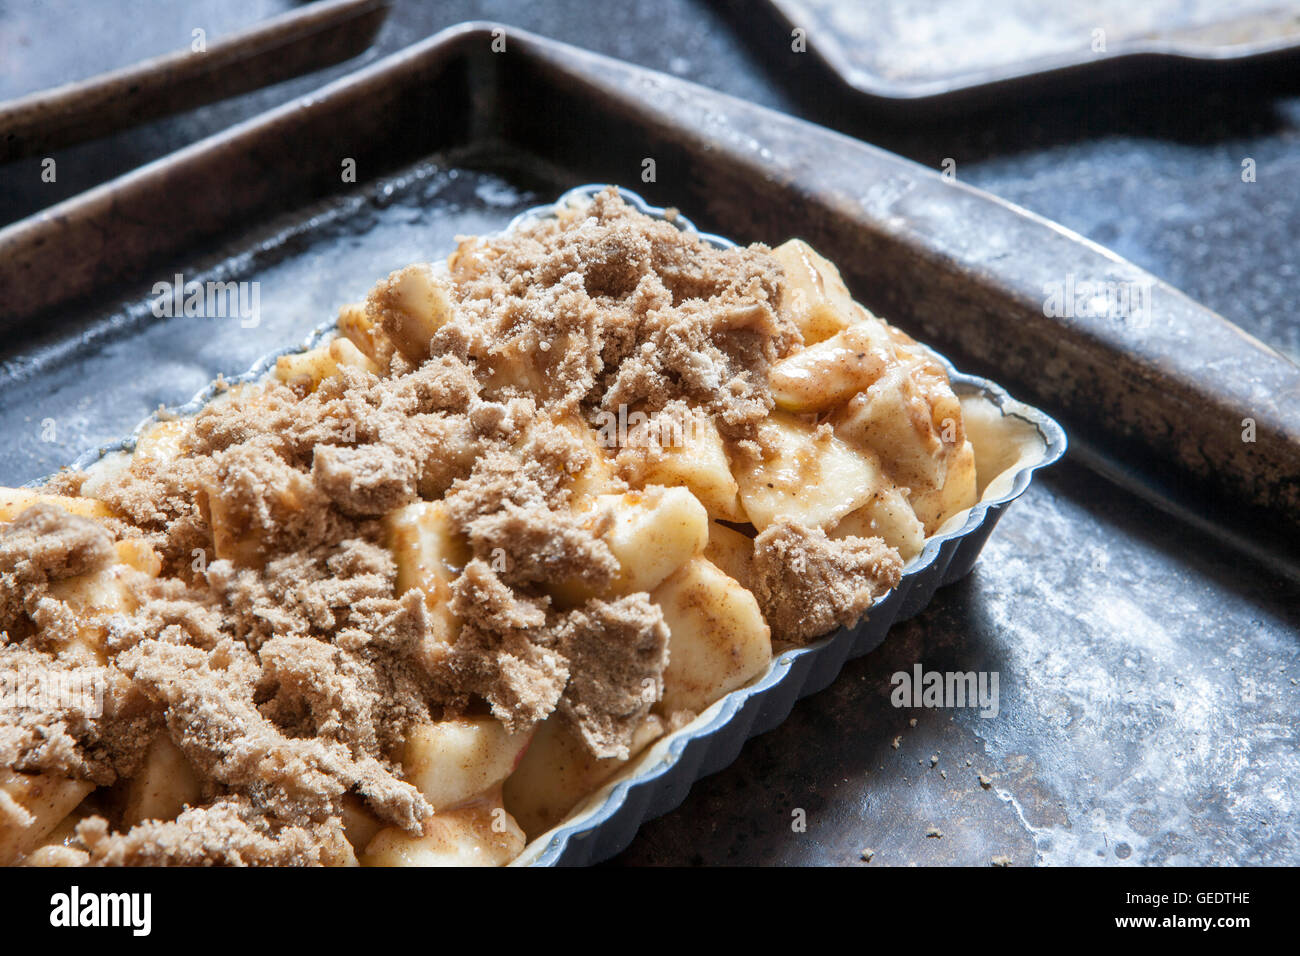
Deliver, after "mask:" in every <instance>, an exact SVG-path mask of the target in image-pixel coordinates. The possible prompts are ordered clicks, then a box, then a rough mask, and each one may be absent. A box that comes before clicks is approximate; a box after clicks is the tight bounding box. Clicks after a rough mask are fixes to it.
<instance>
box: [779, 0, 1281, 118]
mask: <svg viewBox="0 0 1300 956" xmlns="http://www.w3.org/2000/svg"><path fill="white" fill-rule="evenodd" d="M768 2H770V3H771V4H772V6H773V7H774V8H775V9H776V11H777V12H778V14H779V16H780V17H781V19H782V20H783V21H784V22H785V24H786V25H787V26H788V27H789V28H790V29H791V30H797V29H801V30H803V31H804V36H805V39H806V44H807V50H808V51H809V52H811V53H813V54H814V55H815V56H817V57H819V58H820V59H821V60H822V61H823V62H825V63H826V64H827V66H829V67H830V68H831V70H833V71H834V72H835V74H836V75H838V76H839V78H840V79H841V80H842V81H843V82H844V83H845V84H847V85H848V86H850V87H852V88H853V89H855V90H857V91H859V92H861V93H864V94H866V95H868V96H871V97H875V98H879V99H882V100H903V101H907V102H910V103H912V104H913V105H920V104H921V103H924V102H927V101H928V102H939V101H942V100H943V99H945V98H953V97H954V96H956V95H957V94H962V97H961V98H962V99H963V101H965V100H969V99H970V98H971V97H972V96H981V97H985V98H989V97H992V96H1001V95H1004V94H1005V93H1006V92H1007V91H1008V90H1009V89H1015V88H1016V87H1023V86H1024V85H1025V84H1027V83H1029V82H1030V81H1037V82H1038V83H1039V84H1040V85H1042V84H1043V83H1045V82H1052V81H1054V82H1056V83H1057V84H1060V83H1062V82H1065V81H1072V82H1084V81H1087V80H1096V79H1098V78H1102V77H1104V76H1106V75H1110V76H1112V77H1113V76H1117V75H1126V74H1124V73H1122V72H1121V71H1125V70H1127V71H1128V72H1129V73H1132V74H1136V73H1138V72H1140V71H1141V70H1142V69H1148V70H1149V69H1151V68H1152V67H1154V66H1158V65H1162V64H1169V63H1175V62H1180V63H1182V64H1183V65H1189V64H1191V65H1199V66H1201V67H1202V68H1216V67H1217V68H1222V67H1223V66H1225V65H1230V64H1234V63H1239V62H1243V61H1250V60H1258V59H1263V58H1269V57H1279V56H1281V55H1289V54H1293V53H1295V52H1296V51H1297V50H1300V4H1297V3H1295V2H1293V0H1151V2H1146V3H1132V2H1129V0H1083V2H1076V0H768Z"/></svg>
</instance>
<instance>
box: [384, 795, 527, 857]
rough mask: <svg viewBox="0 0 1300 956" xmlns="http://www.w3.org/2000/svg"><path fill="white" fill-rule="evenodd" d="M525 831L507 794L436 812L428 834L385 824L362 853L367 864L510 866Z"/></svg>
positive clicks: (523, 838) (520, 850)
mask: <svg viewBox="0 0 1300 956" xmlns="http://www.w3.org/2000/svg"><path fill="white" fill-rule="evenodd" d="M525 842H526V838H525V836H524V831H523V830H522V829H520V827H519V824H518V823H516V822H515V819H514V817H512V816H510V814H509V813H507V812H506V810H505V807H504V806H503V805H502V803H501V794H500V792H499V791H498V792H497V793H496V794H494V795H492V796H490V797H487V798H485V799H483V800H481V801H479V802H477V803H472V804H470V805H468V806H464V807H461V808H459V809H457V810H448V811H446V812H444V813H435V814H434V815H433V817H432V818H431V819H430V820H429V826H428V832H427V833H426V834H425V835H424V836H412V835H411V834H409V833H407V832H406V831H404V830H399V829H398V828H396V827H385V828H384V829H382V830H380V831H379V832H378V833H377V834H375V836H374V838H373V839H372V840H371V841H370V843H369V845H368V846H367V847H366V851H365V853H364V854H362V855H361V858H360V859H361V863H362V865H363V866H505V865H506V864H507V863H509V862H510V861H511V860H513V859H514V858H515V857H517V856H518V855H519V854H520V853H521V852H523V849H524V843H525Z"/></svg>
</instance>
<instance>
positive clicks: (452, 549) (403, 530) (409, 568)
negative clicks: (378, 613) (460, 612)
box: [384, 501, 470, 643]
mask: <svg viewBox="0 0 1300 956" xmlns="http://www.w3.org/2000/svg"><path fill="white" fill-rule="evenodd" d="M384 527H385V530H386V531H387V533H388V547H389V550H391V551H392V553H393V562H394V563H395V564H396V565H397V582H396V583H397V593H398V594H405V593H406V592H407V591H409V590H411V589H412V588H416V589H419V590H420V591H421V592H423V594H424V602H425V606H426V607H428V609H429V613H430V615H431V616H432V619H433V630H434V634H435V636H436V638H437V639H438V640H440V641H443V642H447V643H450V642H451V641H453V640H454V639H455V637H456V635H457V634H458V633H459V632H460V621H459V620H458V619H457V618H456V616H455V615H454V614H452V612H451V582H452V581H454V580H455V579H456V577H457V576H458V575H459V574H460V571H461V569H462V568H463V567H464V566H465V565H466V563H468V561H469V558H470V554H469V548H468V547H467V546H466V545H465V543H464V542H463V541H462V540H461V538H460V536H459V535H458V534H457V533H456V531H455V529H454V527H453V526H452V523H451V518H450V516H449V515H448V514H447V506H446V505H445V504H444V503H442V502H441V501H414V502H412V503H411V504H408V505H403V506H402V507H401V508H398V509H397V510H396V511H392V512H390V513H389V514H387V515H385V516H384Z"/></svg>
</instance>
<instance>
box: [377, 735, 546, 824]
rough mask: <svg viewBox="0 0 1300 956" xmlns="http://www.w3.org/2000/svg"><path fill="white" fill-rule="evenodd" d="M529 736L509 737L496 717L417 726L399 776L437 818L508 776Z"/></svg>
mask: <svg viewBox="0 0 1300 956" xmlns="http://www.w3.org/2000/svg"><path fill="white" fill-rule="evenodd" d="M530 736H531V732H520V733H514V734H511V733H507V732H506V729H505V727H503V726H502V724H501V721H499V720H497V719H496V718H495V717H459V718H456V719H453V720H440V721H437V722H436V723H427V724H421V725H419V726H417V727H416V728H415V729H414V730H413V731H412V732H411V734H410V735H409V736H408V737H407V738H406V747H405V750H404V753H403V756H402V770H403V775H404V776H405V778H406V780H407V782H409V783H411V784H413V785H414V786H415V787H416V789H418V790H419V791H420V793H422V794H424V798H425V799H426V800H428V801H429V803H430V805H432V807H433V809H434V810H435V811H437V812H442V811H444V810H451V809H455V808H456V807H458V806H461V805H462V804H465V803H468V802H470V801H472V800H474V799H476V798H477V797H478V796H479V795H481V794H482V793H483V792H484V791H486V790H489V789H491V788H493V787H495V786H497V785H498V784H500V783H501V782H502V781H503V780H505V779H506V777H508V776H509V775H510V771H512V770H514V768H515V765H516V764H517V763H518V762H519V758H520V756H521V755H522V754H523V752H524V748H525V747H527V746H528V740H529V738H530Z"/></svg>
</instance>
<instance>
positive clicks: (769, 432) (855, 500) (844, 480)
mask: <svg viewBox="0 0 1300 956" xmlns="http://www.w3.org/2000/svg"><path fill="white" fill-rule="evenodd" d="M758 429H759V435H760V438H759V440H760V443H761V444H763V445H765V446H767V448H768V454H767V457H765V458H763V459H762V460H754V459H753V458H752V457H747V456H742V455H737V456H736V481H737V482H738V483H739V485H740V500H741V504H742V505H744V508H745V514H747V515H748V516H749V520H750V521H751V522H752V523H753V525H754V527H755V528H757V529H758V530H759V531H762V530H764V529H766V528H768V527H770V526H771V525H772V524H773V523H774V522H775V521H776V519H777V518H778V517H780V516H782V515H784V516H786V517H788V518H791V519H792V520H795V521H798V522H800V523H801V524H805V525H809V526H812V527H818V528H823V529H824V528H832V527H834V526H835V525H836V524H837V523H838V522H839V521H840V519H841V518H843V517H844V516H845V515H847V514H848V513H849V512H851V511H855V510H857V509H858V508H859V507H861V506H862V505H863V504H865V503H866V502H868V501H870V500H871V498H872V496H873V495H875V494H876V492H877V491H879V490H880V488H881V487H882V482H883V481H884V478H883V477H882V475H881V473H880V468H879V465H878V463H877V462H876V461H875V459H874V458H873V457H872V456H871V455H869V454H864V453H863V452H861V451H860V450H858V449H856V448H854V447H853V446H851V445H849V444H848V443H847V442H844V441H841V440H840V439H839V438H836V437H835V436H834V435H832V434H831V433H830V429H829V428H819V427H818V426H815V425H812V424H810V423H808V422H806V421H804V420H803V419H800V418H796V417H795V416H793V415H790V414H787V413H785V412H774V413H773V414H772V415H771V416H770V417H768V418H767V419H766V420H764V421H763V422H761V423H760V424H759V426H758Z"/></svg>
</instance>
